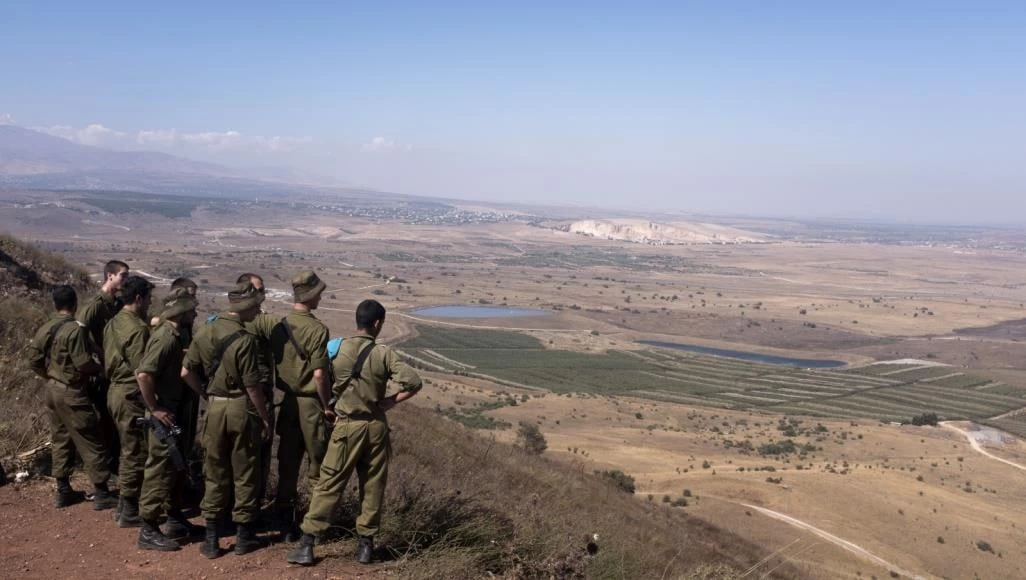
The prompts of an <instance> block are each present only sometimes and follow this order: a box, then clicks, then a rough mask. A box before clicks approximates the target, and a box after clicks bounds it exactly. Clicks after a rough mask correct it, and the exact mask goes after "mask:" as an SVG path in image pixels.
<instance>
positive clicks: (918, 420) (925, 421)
mask: <svg viewBox="0 0 1026 580" xmlns="http://www.w3.org/2000/svg"><path fill="white" fill-rule="evenodd" d="M937 421H938V419H937V413H923V414H921V415H916V416H915V417H912V424H913V425H915V426H917V427H922V426H924V425H934V426H936V425H937Z"/></svg>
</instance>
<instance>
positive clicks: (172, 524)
mask: <svg viewBox="0 0 1026 580" xmlns="http://www.w3.org/2000/svg"><path fill="white" fill-rule="evenodd" d="M203 534H204V528H203V526H197V525H196V524H194V523H192V522H190V521H189V520H188V519H187V518H186V517H185V514H183V513H182V510H171V511H170V512H168V514H167V525H165V526H164V535H165V536H167V537H169V538H171V539H172V540H188V539H200V538H202V537H203Z"/></svg>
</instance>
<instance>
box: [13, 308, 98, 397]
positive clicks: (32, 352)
mask: <svg viewBox="0 0 1026 580" xmlns="http://www.w3.org/2000/svg"><path fill="white" fill-rule="evenodd" d="M55 325H59V327H58V329H57V332H56V334H54V337H53V342H52V343H50V356H49V360H47V353H46V352H44V349H45V348H46V341H47V340H48V339H49V337H50V332H51V329H52V328H53V327H54V326H55ZM91 353H92V349H91V348H90V346H89V335H88V331H87V330H86V328H85V326H84V325H82V324H81V323H79V322H75V319H74V317H72V316H71V315H70V314H59V313H58V314H55V315H53V316H52V317H51V318H50V320H48V321H46V323H45V324H43V326H42V327H40V328H39V330H38V331H36V335H35V336H34V337H33V338H32V342H31V343H29V346H28V351H27V353H26V357H27V359H28V363H29V366H30V367H32V368H33V369H35V370H37V371H38V370H43V371H45V373H46V376H48V377H50V378H51V379H55V380H57V381H60V382H62V383H64V384H65V385H70V386H73V387H78V386H81V385H83V384H84V383H85V381H86V379H87V378H88V375H86V374H84V373H82V371H81V370H80V369H82V368H85V367H86V365H88V364H89V363H90V362H95V361H93V358H92V354H91Z"/></svg>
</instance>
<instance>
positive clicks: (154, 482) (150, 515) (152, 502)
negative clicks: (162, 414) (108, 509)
mask: <svg viewBox="0 0 1026 580" xmlns="http://www.w3.org/2000/svg"><path fill="white" fill-rule="evenodd" d="M161 404H162V405H163V406H164V407H165V408H166V409H167V410H169V411H171V412H172V413H174V415H175V418H178V417H182V416H185V415H186V414H187V413H188V406H189V405H191V404H192V401H182V402H178V403H172V402H169V401H161ZM184 440H185V432H184V431H183V433H182V437H181V438H180V439H179V440H178V441H177V443H178V448H179V450H180V451H181V452H182V455H183V457H184V456H185V448H184V446H183V441H184ZM147 447H148V449H149V452H148V454H147V458H146V469H145V471H144V477H143V484H142V493H141V494H140V496H139V515H140V516H141V517H142V519H144V520H155V519H157V518H159V517H160V516H161V514H163V513H164V509H165V507H167V509H169V510H176V509H181V508H182V499H183V493H184V491H185V477H186V474H185V472H184V471H176V470H175V467H174V462H172V461H171V454H170V452H169V450H168V446H167V444H166V443H163V442H161V440H160V438H159V437H157V436H156V435H154V434H153V433H150V434H149V440H148V442H147Z"/></svg>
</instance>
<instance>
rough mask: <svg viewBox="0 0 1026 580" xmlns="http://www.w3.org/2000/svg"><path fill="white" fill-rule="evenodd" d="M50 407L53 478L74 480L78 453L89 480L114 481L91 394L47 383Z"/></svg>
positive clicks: (79, 389) (94, 481) (47, 403)
mask: <svg viewBox="0 0 1026 580" xmlns="http://www.w3.org/2000/svg"><path fill="white" fill-rule="evenodd" d="M47 383H48V385H47V391H46V407H47V409H49V411H50V433H51V439H52V446H51V448H50V452H51V454H52V457H53V476H54V477H56V478H67V477H71V473H72V471H73V470H74V466H75V450H76V449H77V450H78V454H79V455H81V456H82V463H84V464H85V468H86V472H87V473H89V479H90V480H91V481H92V482H93V484H94V485H96V484H103V483H107V480H108V479H110V469H109V467H108V464H109V459H108V456H107V449H106V448H105V447H104V446H103V441H102V439H101V436H100V427H99V418H98V417H97V415H96V410H95V409H94V408H93V404H92V402H91V401H90V400H89V396H88V394H86V392H85V391H84V390H83V389H81V388H73V387H68V386H66V385H64V384H61V383H59V382H57V381H53V380H51V381H47Z"/></svg>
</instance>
